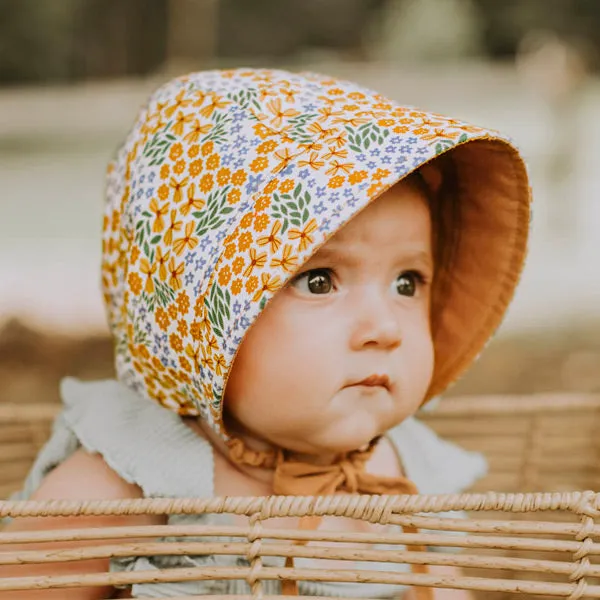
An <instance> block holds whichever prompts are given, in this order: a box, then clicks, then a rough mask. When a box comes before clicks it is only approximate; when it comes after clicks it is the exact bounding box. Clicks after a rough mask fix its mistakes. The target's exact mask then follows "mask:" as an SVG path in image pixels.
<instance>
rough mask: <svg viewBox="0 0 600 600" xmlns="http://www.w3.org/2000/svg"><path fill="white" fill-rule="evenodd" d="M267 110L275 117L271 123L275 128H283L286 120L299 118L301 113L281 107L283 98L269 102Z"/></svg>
mask: <svg viewBox="0 0 600 600" xmlns="http://www.w3.org/2000/svg"><path fill="white" fill-rule="evenodd" d="M267 110H268V111H269V112H270V113H271V114H272V115H273V117H272V118H271V123H272V125H273V127H281V125H282V124H283V120H284V119H286V118H291V117H297V116H298V115H299V114H300V111H298V110H294V109H293V108H288V109H286V110H284V109H283V108H282V106H281V98H276V99H275V100H271V101H269V102H267Z"/></svg>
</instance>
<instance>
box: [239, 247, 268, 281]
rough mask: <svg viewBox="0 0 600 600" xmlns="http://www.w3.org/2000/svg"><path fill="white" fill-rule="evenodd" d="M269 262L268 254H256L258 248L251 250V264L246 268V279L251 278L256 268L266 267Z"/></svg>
mask: <svg viewBox="0 0 600 600" xmlns="http://www.w3.org/2000/svg"><path fill="white" fill-rule="evenodd" d="M266 262H267V253H266V252H263V253H262V254H257V253H256V248H250V264H249V265H248V266H247V267H246V270H245V271H244V277H249V276H250V275H251V274H252V271H254V267H258V268H259V269H260V268H262V267H264V266H265V263H266Z"/></svg>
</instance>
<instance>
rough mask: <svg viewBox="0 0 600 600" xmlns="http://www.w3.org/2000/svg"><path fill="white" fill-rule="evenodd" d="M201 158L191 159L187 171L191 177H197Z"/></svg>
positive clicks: (200, 167) (199, 171)
mask: <svg viewBox="0 0 600 600" xmlns="http://www.w3.org/2000/svg"><path fill="white" fill-rule="evenodd" d="M202 165H203V163H202V159H201V158H198V159H197V160H193V161H192V162H191V163H190V166H189V167H188V171H189V172H190V175H191V176H192V177H197V176H198V175H200V173H201V172H202Z"/></svg>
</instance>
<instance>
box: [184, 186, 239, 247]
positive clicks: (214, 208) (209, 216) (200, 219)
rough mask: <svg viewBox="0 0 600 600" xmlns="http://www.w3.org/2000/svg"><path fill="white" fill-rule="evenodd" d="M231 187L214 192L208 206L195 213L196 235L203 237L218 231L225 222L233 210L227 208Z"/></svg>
mask: <svg viewBox="0 0 600 600" xmlns="http://www.w3.org/2000/svg"><path fill="white" fill-rule="evenodd" d="M230 187H231V186H228V185H227V186H225V187H222V188H219V189H218V190H215V191H212V192H211V193H210V194H209V195H208V198H207V199H206V206H205V207H204V208H203V210H199V211H196V212H193V213H192V215H193V216H194V218H196V219H197V221H196V235H197V236H198V237H202V236H203V235H205V234H206V233H207V232H208V231H210V230H212V229H217V228H219V227H220V226H221V225H223V223H224V222H225V216H226V215H228V214H229V213H230V212H231V211H232V210H233V208H232V207H231V206H227V193H228V191H229V188H230Z"/></svg>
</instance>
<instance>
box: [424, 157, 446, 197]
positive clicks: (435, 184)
mask: <svg viewBox="0 0 600 600" xmlns="http://www.w3.org/2000/svg"><path fill="white" fill-rule="evenodd" d="M419 173H421V177H423V180H424V181H425V184H426V185H427V187H428V188H429V189H430V190H431V191H432V192H433V194H437V193H438V191H439V189H440V187H442V181H443V178H444V177H443V175H442V171H441V169H440V168H439V166H438V165H436V164H435V162H433V163H427V164H424V165H423V166H422V167H420V168H419Z"/></svg>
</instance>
